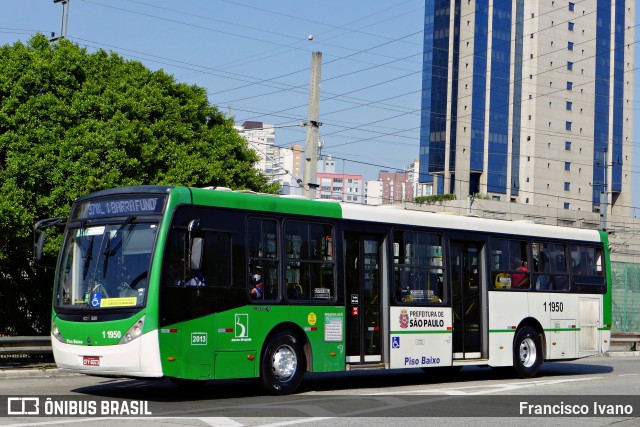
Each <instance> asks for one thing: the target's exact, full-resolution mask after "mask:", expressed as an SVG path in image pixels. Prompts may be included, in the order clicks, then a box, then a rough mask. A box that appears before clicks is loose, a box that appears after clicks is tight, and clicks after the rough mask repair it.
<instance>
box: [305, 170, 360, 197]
mask: <svg viewBox="0 0 640 427" xmlns="http://www.w3.org/2000/svg"><path fill="white" fill-rule="evenodd" d="M317 177H318V179H317V182H318V184H319V187H318V189H317V191H316V198H317V199H328V200H338V201H342V202H347V203H359V204H362V203H363V199H364V180H363V177H362V175H357V174H344V173H328V172H318V174H317Z"/></svg>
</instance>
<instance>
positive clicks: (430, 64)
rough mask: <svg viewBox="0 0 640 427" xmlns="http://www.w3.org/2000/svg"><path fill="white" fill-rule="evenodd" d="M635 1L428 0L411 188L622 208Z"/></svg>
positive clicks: (626, 197) (626, 195) (627, 201)
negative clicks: (416, 177)
mask: <svg viewBox="0 0 640 427" xmlns="http://www.w3.org/2000/svg"><path fill="white" fill-rule="evenodd" d="M634 16H635V2H634V1H633V0H616V1H615V2H612V1H605V0H583V1H578V0H576V1H572V2H569V1H566V0H538V1H525V0H512V1H507V0H426V1H425V21H424V56H423V75H422V117H421V131H420V182H422V183H426V184H427V185H428V187H429V188H430V190H431V192H432V193H433V194H444V193H455V194H456V196H457V197H458V198H464V197H467V196H468V195H470V194H475V193H482V194H486V195H489V196H491V197H492V198H494V199H500V200H505V201H512V202H518V203H528V204H532V205H538V206H545V205H546V206H550V205H552V206H557V205H560V206H562V207H563V208H565V209H574V210H586V211H592V210H598V209H599V207H600V202H601V194H607V195H608V197H609V198H608V202H609V204H610V206H611V212H613V213H617V214H623V215H624V214H625V213H626V212H628V210H630V206H631V154H632V122H633V117H632V114H633V108H632V104H633V103H632V101H633V68H634V60H633V49H634V37H633V36H634V32H635V27H634V25H635V22H634Z"/></svg>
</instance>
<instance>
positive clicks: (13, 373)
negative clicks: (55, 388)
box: [0, 368, 82, 379]
mask: <svg viewBox="0 0 640 427" xmlns="http://www.w3.org/2000/svg"><path fill="white" fill-rule="evenodd" d="M76 375H78V376H79V375H82V374H78V373H75V372H68V371H61V370H60V369H58V368H46V369H38V368H23V369H20V368H12V369H0V378H7V379H8V378H55V377H69V376H76Z"/></svg>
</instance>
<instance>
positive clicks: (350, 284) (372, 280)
mask: <svg viewBox="0 0 640 427" xmlns="http://www.w3.org/2000/svg"><path fill="white" fill-rule="evenodd" d="M381 248H382V239H380V238H378V237H375V236H365V235H358V234H353V233H347V234H346V235H345V249H346V251H345V285H346V290H347V295H346V298H347V300H346V310H347V313H346V316H347V342H346V347H347V348H346V356H347V357H346V362H347V363H348V364H351V365H354V364H364V363H381V362H382V356H381V354H382V341H381V336H382V334H381V330H380V326H381V322H382V315H381V313H382V310H381V299H382V295H381V291H380V288H381V282H382V274H381V273H382V272H381V262H380V261H381Z"/></svg>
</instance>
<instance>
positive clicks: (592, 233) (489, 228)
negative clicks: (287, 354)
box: [76, 185, 601, 242]
mask: <svg viewBox="0 0 640 427" xmlns="http://www.w3.org/2000/svg"><path fill="white" fill-rule="evenodd" d="M177 189H181V190H182V191H184V190H187V188H185V187H172V186H153V185H143V186H133V187H122V188H114V189H109V190H103V191H99V192H96V193H92V194H89V195H87V196H83V197H79V198H78V199H76V202H82V201H84V200H86V199H90V198H95V197H105V196H117V195H124V194H150V193H151V194H167V193H169V192H171V191H173V190H177ZM188 191H189V192H190V193H191V197H192V203H193V204H196V205H206V206H219V207H225V208H232V209H234V208H235V209H253V210H257V211H263V212H277V213H282V214H298V215H311V216H315V217H323V218H334V219H339V218H343V219H351V220H356V221H369V222H377V223H387V224H397V225H406V226H428V227H433V228H435V229H443V230H445V229H446V230H472V231H478V232H490V233H500V234H507V235H516V236H536V237H544V238H566V239H572V240H582V241H591V242H599V241H600V240H601V238H600V232H599V231H598V230H592V229H579V228H572V227H560V226H553V225H544V224H535V223H531V222H528V221H507V220H500V219H487V218H479V217H476V216H473V217H472V216H463V215H455V214H451V213H448V214H442V213H434V212H425V211H419V210H411V209H406V208H404V207H400V206H388V205H386V206H371V205H359V204H354V203H341V202H338V201H330V200H322V201H320V200H307V199H303V198H299V197H286V196H284V197H283V196H277V195H271V194H261V193H253V192H247V191H229V190H228V189H222V188H221V189H219V190H217V189H215V188H211V187H209V188H188Z"/></svg>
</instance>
